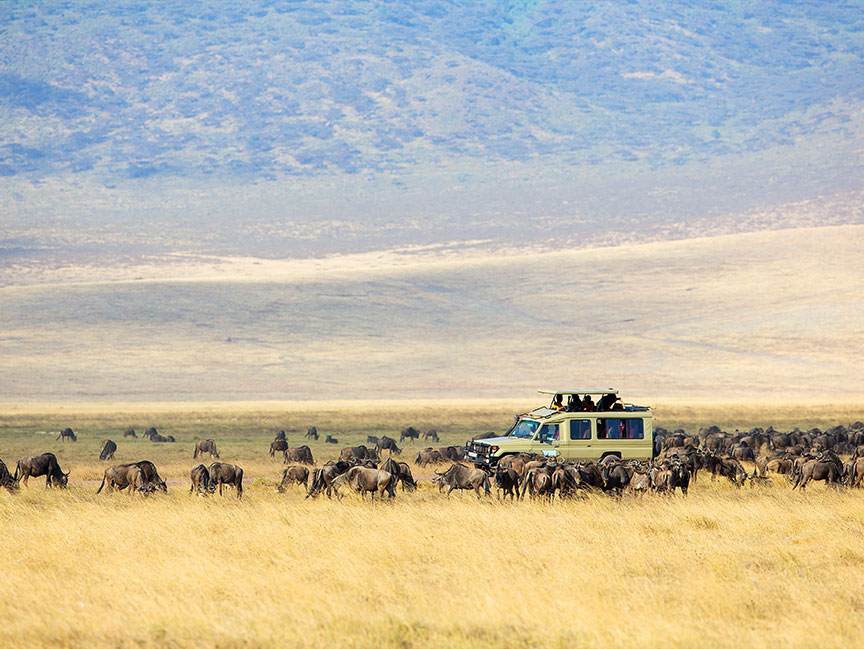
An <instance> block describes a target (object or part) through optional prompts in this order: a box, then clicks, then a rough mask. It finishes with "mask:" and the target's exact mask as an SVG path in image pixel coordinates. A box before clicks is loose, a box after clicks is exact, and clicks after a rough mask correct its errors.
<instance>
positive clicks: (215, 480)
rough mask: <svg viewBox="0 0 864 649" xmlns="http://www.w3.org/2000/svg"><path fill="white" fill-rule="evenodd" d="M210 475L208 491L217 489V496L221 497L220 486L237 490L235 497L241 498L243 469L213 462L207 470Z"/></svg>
mask: <svg viewBox="0 0 864 649" xmlns="http://www.w3.org/2000/svg"><path fill="white" fill-rule="evenodd" d="M207 471H209V473H210V489H211V490H212V491H216V487H219V495H220V496H221V495H222V485H223V484H225V485H228V486H229V487H234V488H235V489H236V490H237V497H238V498H242V497H243V469H241V468H240V467H239V466H237V465H236V464H227V463H225V462H214V463H213V464H211V465H210V468H208V469H207Z"/></svg>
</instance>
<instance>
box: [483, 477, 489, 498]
mask: <svg viewBox="0 0 864 649" xmlns="http://www.w3.org/2000/svg"><path fill="white" fill-rule="evenodd" d="M483 490H484V491H485V492H486V495H487V496H488V495H489V476H488V475H487V476H483Z"/></svg>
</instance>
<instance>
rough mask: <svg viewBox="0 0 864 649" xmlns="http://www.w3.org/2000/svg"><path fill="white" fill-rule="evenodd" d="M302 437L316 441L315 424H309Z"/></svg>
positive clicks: (316, 430) (316, 431)
mask: <svg viewBox="0 0 864 649" xmlns="http://www.w3.org/2000/svg"><path fill="white" fill-rule="evenodd" d="M303 438H304V439H314V440H315V441H316V442H317V441H318V429H317V428H316V427H315V426H309V428H308V429H307V430H306V434H305V435H303Z"/></svg>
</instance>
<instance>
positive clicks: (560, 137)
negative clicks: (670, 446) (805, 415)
mask: <svg viewBox="0 0 864 649" xmlns="http://www.w3.org/2000/svg"><path fill="white" fill-rule="evenodd" d="M862 54H864V7H862V6H861V5H860V4H859V3H851V2H850V3H831V4H825V3H819V2H804V3H794V4H791V3H781V2H764V3H739V2H735V3H732V2H728V3H723V2H721V3H713V4H711V5H710V6H693V5H692V4H691V3H683V2H672V3H663V4H659V5H658V4H657V3H648V2H632V3H627V4H624V3H618V2H595V3H572V2H421V3H398V2H396V3H372V2H368V3H366V2H258V3H243V4H239V5H238V4H236V3H228V2H208V3H187V2H184V3H180V2H160V3H149V2H147V3H145V2H117V3H110V4H109V5H106V4H105V3H97V2H76V3H65V2H45V3H40V4H38V5H22V4H17V3H5V4H4V5H3V6H2V7H0V61H2V65H0V191H2V195H3V196H4V198H5V200H4V204H3V207H2V209H0V227H2V232H0V287H2V288H0V303H2V305H3V309H2V312H0V349H2V352H3V353H2V354H0V370H3V375H4V377H5V378H4V379H3V381H2V384H0V386H2V393H3V396H2V398H3V399H6V400H28V399H31V400H32V399H60V400H63V399H104V400H111V399H114V398H124V399H159V398H189V399H232V398H313V397H316V396H330V395H332V394H338V395H340V396H348V397H362V398H373V397H376V396H380V397H391V396H411V397H414V396H446V397H455V396H481V395H488V396H496V395H497V396H517V397H519V396H523V395H525V394H528V393H530V391H531V390H533V388H535V387H540V385H547V384H550V383H557V384H561V383H565V384H567V385H570V384H573V383H577V384H586V383H587V384H598V385H601V386H605V385H607V384H611V383H614V384H616V385H620V386H621V387H625V388H626V387H630V392H631V393H632V392H637V393H639V394H645V395H647V396H649V397H650V396H653V395H655V394H662V395H672V396H681V397H684V396H716V395H717V394H722V395H726V396H730V397H736V396H743V395H747V394H751V393H752V392H753V391H755V390H762V391H767V392H770V393H771V394H776V395H791V396H803V395H808V394H812V393H814V392H818V393H820V394H824V395H827V394H842V395H846V396H854V395H856V394H860V391H861V389H862V388H864V385H862V383H861V379H859V378H855V376H854V374H855V372H854V367H856V365H857V361H858V359H859V358H860V352H861V349H860V344H861V343H860V342H858V341H860V340H861V339H862V337H861V334H862V333H864V332H862V325H861V324H860V322H861V318H860V317H859V316H860V314H861V313H862V301H861V297H860V290H856V289H860V277H861V276H862V275H861V272H860V271H861V261H860V257H861V256H860V253H859V254H855V251H856V250H857V251H860V250H861V249H862V246H861V244H862V242H864V237H862V223H864V208H862V180H861V179H862V178H864V173H862V171H864V169H862V141H864V140H862V129H864V112H862V107H864V103H862V99H864V61H862ZM780 230H783V231H784V232H782V233H781V232H778V231H780ZM688 241H692V242H693V243H692V244H687V242H688ZM676 242H677V243H676ZM624 246H632V247H624ZM604 251H605V252H604ZM616 251H617V252H616ZM550 253H561V254H550ZM251 258H255V259H257V260H258V261H257V262H254V264H255V265H257V266H258V268H257V269H256V268H251V267H250V265H249V264H252V263H253V262H250V261H249V259H251ZM238 259H243V260H246V261H243V262H237V260H238ZM286 260H290V261H294V262H297V264H298V265H295V266H290V267H283V266H279V264H280V263H281V262H283V261H286ZM304 264H305V265H304ZM286 268H287V269H286ZM313 271H314V272H313ZM316 273H317V274H316ZM193 280H194V281H193ZM550 350H554V351H555V356H554V358H550V356H549V351H550Z"/></svg>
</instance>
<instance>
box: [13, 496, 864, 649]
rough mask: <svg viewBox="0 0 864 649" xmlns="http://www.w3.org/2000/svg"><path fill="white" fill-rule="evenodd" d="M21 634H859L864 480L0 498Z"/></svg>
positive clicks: (82, 638)
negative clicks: (682, 489) (336, 496)
mask: <svg viewBox="0 0 864 649" xmlns="http://www.w3.org/2000/svg"><path fill="white" fill-rule="evenodd" d="M0 520H2V523H3V537H4V552H3V553H2V554H0V574H2V575H3V580H4V584H3V586H4V593H5V597H3V598H2V599H0V620H2V628H3V634H4V637H5V640H6V642H7V643H8V644H9V645H10V646H18V647H25V646H48V647H71V646H74V647H94V648H97V647H166V646H167V647H286V646H299V647H321V646H340V647H343V646H344V647H368V646H375V647H412V646H416V647H448V648H450V647H512V648H514V649H515V648H521V647H526V646H544V647H550V646H551V647H565V646H566V647H570V646H578V647H646V646H647V647H660V646H662V647H693V646H711V647H735V648H736V649H738V648H740V647H778V646H779V647H812V646H820V647H840V646H843V647H849V646H853V645H854V644H855V643H856V642H857V641H859V640H860V638H861V637H862V636H861V634H862V631H864V616H862V613H864V580H862V579H861V567H862V564H864V492H845V493H837V492H835V491H833V490H830V491H827V490H825V489H823V488H822V487H821V486H817V487H815V488H812V489H810V490H808V491H807V492H806V493H798V492H794V493H793V492H791V491H790V490H789V488H788V486H787V485H786V483H785V482H783V481H778V482H777V483H776V484H775V485H774V486H772V487H768V488H764V489H754V490H751V489H742V490H736V489H734V488H732V487H731V486H729V485H728V484H727V483H725V482H717V483H713V484H712V483H711V482H710V481H708V480H704V479H702V480H700V483H699V484H698V485H697V486H696V487H695V488H694V489H693V490H692V492H691V495H690V496H689V497H687V498H683V497H680V496H676V497H672V498H666V497H650V496H649V497H645V498H642V499H628V498H624V499H622V500H614V499H611V498H608V497H605V496H590V497H587V498H584V499H579V500H576V501H573V502H555V503H553V504H551V505H549V504H542V503H531V502H526V503H516V504H510V503H506V504H502V503H498V502H496V501H494V500H483V501H477V500H476V498H474V497H473V495H470V494H466V495H465V497H464V498H461V499H460V498H459V497H453V498H450V499H449V500H448V499H446V498H444V497H443V496H440V495H439V494H438V492H437V490H433V489H432V488H431V487H430V486H429V485H424V488H423V489H421V491H420V492H418V493H416V494H402V493H401V492H400V493H399V494H398V496H397V501H396V502H393V503H389V502H384V503H377V502H376V503H374V504H373V503H369V502H368V501H366V502H361V501H360V500H359V499H357V498H356V497H354V496H351V495H349V496H347V497H346V498H345V499H343V500H342V501H339V502H337V501H327V500H326V499H322V498H319V499H317V500H304V499H303V497H302V492H301V491H300V490H299V488H298V489H297V490H294V491H291V492H290V493H288V494H276V493H274V492H273V490H272V487H266V488H265V487H264V486H260V485H258V486H256V485H253V486H252V487H251V488H250V489H249V490H248V491H247V493H246V494H245V497H244V499H243V500H242V501H237V500H236V499H235V498H233V495H232V496H229V497H224V498H221V499H220V498H218V497H215V498H201V497H196V496H190V495H188V493H186V489H182V490H178V489H173V490H171V492H170V493H169V494H168V495H167V496H165V495H157V496H154V497H151V498H148V499H143V498H134V499H132V498H129V497H128V496H127V495H125V494H114V495H111V496H105V495H104V494H102V495H100V496H96V495H95V494H94V493H93V489H92V488H91V487H90V486H87V487H86V488H85V487H84V486H73V487H72V488H71V489H70V490H68V491H67V492H62V491H46V490H44V489H43V488H42V487H41V485H39V486H37V485H31V487H30V488H29V489H24V490H22V493H20V494H18V495H14V496H13V495H9V494H7V493H5V492H2V493H0Z"/></svg>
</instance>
